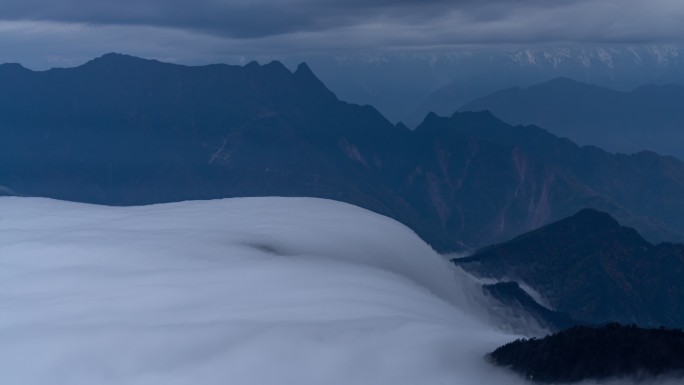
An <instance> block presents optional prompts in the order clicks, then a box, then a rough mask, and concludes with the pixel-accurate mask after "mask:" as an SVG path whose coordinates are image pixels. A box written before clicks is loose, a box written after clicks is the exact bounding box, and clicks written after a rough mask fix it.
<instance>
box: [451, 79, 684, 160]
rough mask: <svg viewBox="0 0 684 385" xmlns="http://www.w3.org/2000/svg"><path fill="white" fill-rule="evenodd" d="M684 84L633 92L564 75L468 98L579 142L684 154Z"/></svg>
mask: <svg viewBox="0 0 684 385" xmlns="http://www.w3.org/2000/svg"><path fill="white" fill-rule="evenodd" d="M682 101H684V86H676V85H667V86H646V87H639V88H636V89H634V90H632V91H629V92H622V91H614V90H610V89H607V88H602V87H597V86H592V85H589V84H585V83H579V82H575V81H573V80H570V79H565V78H559V79H555V80H552V81H550V82H548V83H543V84H539V85H535V86H533V87H529V88H526V89H521V88H511V89H507V90H504V91H499V92H496V93H494V94H491V95H489V96H486V97H483V98H480V99H477V100H474V101H472V102H470V103H467V104H465V105H464V106H463V107H462V108H461V110H463V111H480V110H489V111H491V112H492V113H494V114H495V115H496V116H498V117H500V118H502V119H503V120H505V121H507V122H511V123H514V124H536V125H540V126H542V127H544V128H546V129H548V130H549V131H551V132H553V133H554V134H556V135H560V136H564V137H567V138H570V139H571V140H573V141H575V142H577V143H579V144H593V145H597V146H600V147H602V148H605V149H607V150H609V151H618V152H627V153H632V152H637V151H640V150H653V151H656V152H659V153H662V154H667V155H675V156H677V157H679V158H680V159H684V109H683V108H682Z"/></svg>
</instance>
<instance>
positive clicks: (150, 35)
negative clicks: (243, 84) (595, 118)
mask: <svg viewBox="0 0 684 385" xmlns="http://www.w3.org/2000/svg"><path fill="white" fill-rule="evenodd" d="M682 20H684V1H682V0H575V1H572V0H457V1H446V0H421V1H418V0H377V1H362V0H116V1H113V0H2V2H1V3H0V62H8V61H14V62H21V63H24V64H26V65H28V66H33V67H50V66H61V65H71V64H78V63H79V62H82V61H83V60H87V59H89V58H92V57H94V56H99V55H101V54H103V53H106V52H111V51H116V52H124V53H130V54H134V55H139V56H144V57H153V58H158V59H165V60H169V61H178V62H187V63H198V62H211V61H222V60H227V59H228V58H230V60H239V59H240V58H244V59H245V60H247V59H249V58H251V57H255V56H259V55H268V56H279V55H300V54H304V55H305V54H311V53H331V52H332V53H335V52H353V53H357V52H377V51H413V50H432V51H440V50H445V51H446V50H458V49H462V48H464V47H482V46H496V47H501V46H511V45H518V46H537V45H540V44H552V45H554V44H556V45H558V44H563V45H566V44H616V43H617V44H623V43H627V44H642V43H646V44H669V43H675V44H679V43H681V41H682V40H684V22H682Z"/></svg>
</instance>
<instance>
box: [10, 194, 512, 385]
mask: <svg viewBox="0 0 684 385" xmlns="http://www.w3.org/2000/svg"><path fill="white" fill-rule="evenodd" d="M0 216H1V217H0V293H1V295H0V309H2V314H3V315H2V317H0V371H1V372H2V373H3V374H2V377H3V382H7V383H12V384H25V385H30V384H41V385H42V384H46V383H50V384H89V385H97V384H147V385H149V384H165V385H169V384H226V383H233V384H274V383H281V384H335V383H339V384H351V383H354V384H383V383H386V384H389V383H392V384H418V383H432V384H437V383H458V381H462V383H485V382H486V383H490V384H491V383H499V382H500V381H504V380H505V381H506V382H505V383H511V382H509V380H510V379H509V377H508V375H507V374H505V373H503V372H502V371H500V370H497V369H493V368H489V367H488V366H487V364H486V363H485V362H484V361H483V359H482V356H483V354H484V353H485V352H486V351H488V350H491V349H492V348H494V347H496V346H497V345H499V344H501V343H503V342H506V341H509V340H511V339H512V338H513V337H512V336H507V335H505V334H504V333H501V332H498V331H495V330H494V329H493V328H492V327H490V326H488V325H487V322H483V321H482V320H481V318H482V317H484V316H482V317H481V316H479V315H482V314H484V312H483V309H482V308H481V307H480V306H481V304H482V301H483V299H482V297H481V293H480V292H479V290H477V289H476V286H475V285H474V283H473V282H472V281H470V280H469V279H468V277H467V276H466V275H465V274H464V273H462V272H460V271H458V270H454V269H453V268H452V267H451V266H450V265H449V264H447V263H446V262H445V261H444V260H443V259H442V258H441V257H440V256H439V255H437V254H435V253H434V251H433V250H432V249H430V248H429V247H428V246H427V245H426V244H425V243H423V242H422V241H421V240H420V239H419V238H418V237H417V236H416V235H415V234H413V233H412V232H411V231H410V230H408V229H407V228H405V227H404V226H402V225H400V224H398V223H397V222H395V221H393V220H390V219H388V218H385V217H381V216H379V215H376V214H373V213H371V212H368V211H366V210H362V209H359V208H356V207H354V206H350V205H347V204H342V203H337V202H333V201H325V200H317V199H285V198H259V199H231V200H217V201H207V202H185V203H174V204H165V205H156V206H147V207H135V208H109V207H99V206H90V205H84V204H75V203H66V202H59V201H52V200H46V199H29V198H0ZM478 314H479V315H478ZM484 318H486V317H484ZM454 381H456V382H454ZM483 381H484V382H483ZM513 383H515V382H513Z"/></svg>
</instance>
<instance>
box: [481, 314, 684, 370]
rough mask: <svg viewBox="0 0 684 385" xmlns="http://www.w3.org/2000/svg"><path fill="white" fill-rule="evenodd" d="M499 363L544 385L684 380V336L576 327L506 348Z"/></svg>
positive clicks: (495, 356)
mask: <svg viewBox="0 0 684 385" xmlns="http://www.w3.org/2000/svg"><path fill="white" fill-rule="evenodd" d="M488 359H489V360H490V361H492V362H493V363H495V364H497V365H501V366H505V367H508V368H510V369H511V370H513V371H515V372H518V373H520V374H521V375H523V376H524V377H525V378H527V379H529V380H532V381H535V382H542V383H570V382H579V381H583V380H590V379H592V380H606V379H611V378H631V379H637V380H641V381H643V382H644V383H650V382H651V381H653V380H654V378H655V377H658V376H660V377H661V378H662V377H668V378H679V379H681V378H684V332H682V331H681V330H668V329H641V328H638V327H636V326H622V325H619V324H615V323H613V324H608V325H606V326H603V327H600V328H592V327H575V328H572V329H568V330H565V331H562V332H560V333H557V334H554V335H551V336H547V337H544V338H542V339H536V338H533V339H523V340H517V341H514V342H511V343H509V344H506V345H504V346H502V347H500V348H498V349H496V350H495V351H494V352H492V353H490V354H489V355H488Z"/></svg>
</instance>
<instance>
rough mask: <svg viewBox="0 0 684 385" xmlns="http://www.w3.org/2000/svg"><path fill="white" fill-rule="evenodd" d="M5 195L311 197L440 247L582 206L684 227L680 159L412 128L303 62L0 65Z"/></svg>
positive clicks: (461, 119) (651, 226) (648, 224)
mask: <svg viewBox="0 0 684 385" xmlns="http://www.w3.org/2000/svg"><path fill="white" fill-rule="evenodd" d="M0 81H1V82H2V84H3V87H2V88H0V126H1V127H2V130H0V186H3V189H2V190H3V191H5V192H11V193H14V194H17V195H29V196H48V197H53V198H59V199H66V200H76V201H83V202H93V203H104V204H114V205H130V204H147V203H155V202H168V201H178V200H186V199H208V198H219V197H234V196H270V195H277V196H313V197H323V198H331V199H336V200H341V201H345V202H349V203H352V204H356V205H359V206H362V207H365V208H369V209H371V210H374V211H376V212H379V213H381V214H384V215H388V216H390V217H392V218H395V219H397V220H399V221H401V222H403V223H405V224H407V225H409V226H410V227H411V228H412V229H414V230H415V231H416V232H417V233H418V234H419V235H420V236H421V237H423V238H424V239H426V240H427V241H428V242H430V243H431V244H432V245H433V246H434V247H436V248H438V249H439V250H458V249H462V248H472V247H477V246H483V245H487V244H490V243H491V242H494V241H502V240H505V239H509V238H510V237H512V236H515V235H517V234H521V233H523V232H525V231H529V230H532V229H534V228H537V227H539V226H541V225H543V224H546V223H548V222H550V221H552V220H556V219H560V218H563V217H566V216H568V215H571V214H572V213H574V212H576V211H578V210H579V209H581V208H584V207H596V208H601V209H603V210H606V211H609V212H610V213H611V214H613V215H616V216H617V217H618V218H619V219H620V220H621V221H625V223H629V224H631V225H633V226H635V227H637V228H638V229H639V230H640V231H642V232H643V233H644V234H645V236H647V237H648V238H649V239H652V240H663V239H667V240H679V239H682V234H684V165H683V164H682V163H680V162H678V161H676V160H674V159H672V158H663V157H659V156H657V155H655V154H651V153H641V154H637V155H634V156H612V155H610V154H607V153H605V152H603V151H601V150H599V149H597V148H580V147H578V146H576V145H574V144H572V143H571V142H569V141H567V140H563V139H558V138H557V137H555V136H553V135H551V134H549V133H547V132H545V131H544V130H542V129H539V128H535V127H513V126H510V125H508V124H506V123H504V122H502V121H500V120H498V119H496V118H494V117H493V116H492V115H491V114H487V113H480V114H475V113H464V114H456V115H454V116H453V117H452V118H440V117H437V116H436V115H429V116H428V117H427V118H426V119H425V121H424V122H423V123H422V124H421V126H420V127H418V128H417V129H416V130H415V131H411V130H409V129H408V128H406V127H404V126H401V125H398V126H394V125H392V124H391V123H390V122H389V121H387V120H386V119H385V118H384V117H383V116H382V115H380V114H379V113H378V112H377V111H376V110H375V109H373V108H372V107H361V106H358V105H353V104H348V103H344V102H341V101H339V100H338V99H337V97H336V96H335V95H334V94H333V93H332V92H330V91H329V90H328V89H327V88H326V87H325V86H324V85H323V84H322V83H321V82H320V81H319V80H318V79H317V78H316V76H314V74H313V73H312V72H311V70H310V69H309V68H308V67H307V66H306V65H300V66H299V67H298V68H297V70H296V71H294V72H290V71H289V70H287V69H286V68H285V67H284V66H283V65H282V64H280V63H278V62H273V63H270V64H267V65H259V64H257V63H250V64H248V65H246V66H244V67H238V66H227V65H211V66H204V67H186V66H178V65H172V64H165V63H160V62H157V61H149V60H143V59H138V58H134V57H130V56H124V55H116V54H110V55H105V56H103V57H101V58H98V59H96V60H93V61H91V62H89V63H86V64H85V65H83V66H80V67H77V68H70V69H54V70H49V71H45V72H32V71H29V70H27V69H25V68H23V67H21V66H19V65H4V66H2V67H0Z"/></svg>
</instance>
